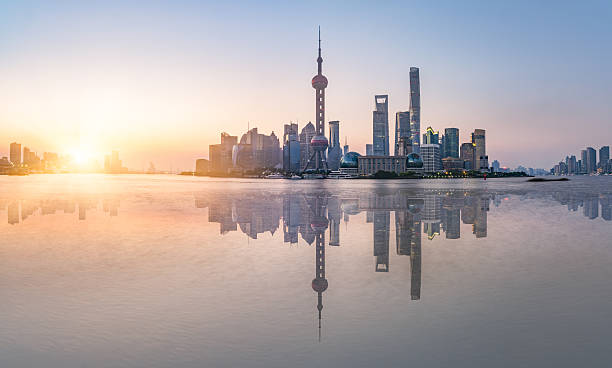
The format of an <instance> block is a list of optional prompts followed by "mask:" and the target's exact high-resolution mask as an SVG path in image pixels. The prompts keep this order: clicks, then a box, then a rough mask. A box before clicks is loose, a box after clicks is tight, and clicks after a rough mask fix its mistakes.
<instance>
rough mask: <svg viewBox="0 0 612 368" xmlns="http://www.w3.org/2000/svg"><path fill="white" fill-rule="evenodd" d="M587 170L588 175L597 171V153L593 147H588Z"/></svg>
mask: <svg viewBox="0 0 612 368" xmlns="http://www.w3.org/2000/svg"><path fill="white" fill-rule="evenodd" d="M586 168H587V171H586V172H587V174H591V173H594V172H595V171H597V152H596V151H595V149H593V147H587V149H586Z"/></svg>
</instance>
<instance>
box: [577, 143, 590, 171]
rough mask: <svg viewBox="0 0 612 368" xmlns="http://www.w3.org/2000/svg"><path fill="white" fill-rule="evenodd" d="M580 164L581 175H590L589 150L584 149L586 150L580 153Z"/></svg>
mask: <svg viewBox="0 0 612 368" xmlns="http://www.w3.org/2000/svg"><path fill="white" fill-rule="evenodd" d="M579 162H580V165H579V166H580V173H581V174H588V172H589V171H588V170H587V164H586V162H587V150H585V149H584V150H582V151H580V160H579Z"/></svg>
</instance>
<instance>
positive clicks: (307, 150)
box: [299, 122, 317, 171]
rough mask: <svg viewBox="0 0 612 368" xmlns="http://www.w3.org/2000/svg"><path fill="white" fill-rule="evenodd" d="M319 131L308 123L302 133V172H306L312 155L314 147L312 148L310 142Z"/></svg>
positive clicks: (300, 137) (300, 138)
mask: <svg viewBox="0 0 612 368" xmlns="http://www.w3.org/2000/svg"><path fill="white" fill-rule="evenodd" d="M316 133H317V131H316V129H315V127H314V125H312V123H311V122H308V124H306V125H305V126H304V127H303V128H302V131H301V132H300V136H299V140H300V171H305V170H306V164H308V159H309V158H310V156H311V153H312V147H310V141H312V138H313V137H314V136H315V135H316Z"/></svg>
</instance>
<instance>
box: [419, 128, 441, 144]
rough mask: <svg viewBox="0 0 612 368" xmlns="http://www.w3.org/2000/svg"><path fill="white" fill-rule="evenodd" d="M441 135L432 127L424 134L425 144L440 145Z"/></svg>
mask: <svg viewBox="0 0 612 368" xmlns="http://www.w3.org/2000/svg"><path fill="white" fill-rule="evenodd" d="M439 137H440V133H439V132H435V131H434V130H433V129H432V128H431V127H427V130H425V133H423V144H440V139H439Z"/></svg>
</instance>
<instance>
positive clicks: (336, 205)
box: [327, 197, 342, 246]
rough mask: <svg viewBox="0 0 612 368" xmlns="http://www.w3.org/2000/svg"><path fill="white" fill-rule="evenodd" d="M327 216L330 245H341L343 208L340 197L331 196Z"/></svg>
mask: <svg viewBox="0 0 612 368" xmlns="http://www.w3.org/2000/svg"><path fill="white" fill-rule="evenodd" d="M327 218H328V219H329V245H335V246H338V245H340V220H341V219H342V209H341V208H340V198H338V197H331V198H330V199H329V202H328V203H327Z"/></svg>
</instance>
